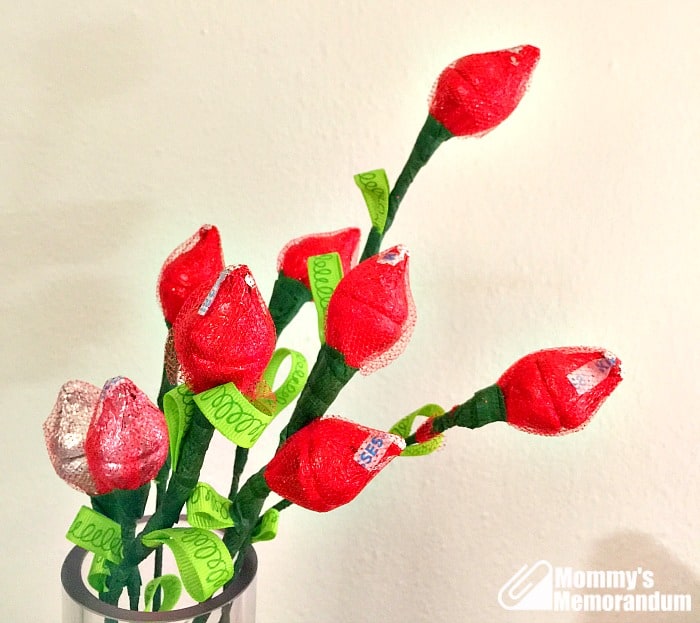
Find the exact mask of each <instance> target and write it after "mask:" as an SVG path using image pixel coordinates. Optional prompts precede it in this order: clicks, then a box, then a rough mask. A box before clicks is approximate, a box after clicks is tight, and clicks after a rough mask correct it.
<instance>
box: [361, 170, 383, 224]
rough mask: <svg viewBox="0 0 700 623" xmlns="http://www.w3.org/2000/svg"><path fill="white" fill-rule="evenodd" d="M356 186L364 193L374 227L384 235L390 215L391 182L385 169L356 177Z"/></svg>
mask: <svg viewBox="0 0 700 623" xmlns="http://www.w3.org/2000/svg"><path fill="white" fill-rule="evenodd" d="M355 184H357V187H358V188H359V189H360V190H361V191H362V196H363V197H364V199H365V203H366V204H367V209H368V210H369V216H370V219H371V220H372V227H373V228H374V229H376V230H377V231H378V232H379V233H380V234H383V233H384V228H385V226H386V219H387V216H388V215H389V180H388V179H387V177H386V171H385V170H384V169H375V170H374V171H367V172H366V173H358V174H357V175H355Z"/></svg>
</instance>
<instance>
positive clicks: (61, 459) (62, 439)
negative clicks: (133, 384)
mask: <svg viewBox="0 0 700 623" xmlns="http://www.w3.org/2000/svg"><path fill="white" fill-rule="evenodd" d="M99 399H100V388H99V387H96V386H95V385H92V384H91V383H86V382H85V381H68V382H67V383H65V384H64V385H63V387H61V389H60V391H59V392H58V397H57V398H56V404H55V405H54V407H53V409H52V411H51V415H49V417H48V418H47V419H46V421H45V422H44V440H45V442H46V449H47V450H48V453H49V459H50V460H51V465H53V468H54V469H55V470H56V473H57V474H58V475H59V476H60V477H61V478H62V479H63V480H65V481H66V482H67V483H68V484H69V485H70V486H71V487H73V488H75V489H78V490H79V491H83V492H85V493H87V494H88V495H97V485H96V484H95V480H94V478H93V477H92V474H90V469H89V467H88V463H87V459H86V458H85V436H86V435H87V431H88V427H89V426H90V420H91V419H92V414H93V413H94V411H95V407H96V406H97V403H98V401H99Z"/></svg>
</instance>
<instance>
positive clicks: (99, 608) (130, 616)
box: [61, 547, 258, 623]
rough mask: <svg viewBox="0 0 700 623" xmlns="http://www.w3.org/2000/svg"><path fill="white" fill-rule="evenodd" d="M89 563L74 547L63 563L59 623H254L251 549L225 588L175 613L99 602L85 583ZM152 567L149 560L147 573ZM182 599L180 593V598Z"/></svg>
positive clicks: (254, 567)
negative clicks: (61, 607) (144, 610)
mask: <svg viewBox="0 0 700 623" xmlns="http://www.w3.org/2000/svg"><path fill="white" fill-rule="evenodd" d="M90 559H91V556H90V555H89V554H88V552H87V551H85V550H84V549H81V548H79V547H74V548H73V549H72V550H71V551H70V552H69V553H68V555H67V556H66V559H65V560H64V561H63V566H62V567H61V583H62V584H63V619H62V621H63V623H137V622H144V621H147V622H152V623H255V581H256V576H257V570H258V558H257V555H256V554H255V550H254V549H253V548H252V547H251V548H249V549H248V551H247V552H246V554H245V559H244V561H243V564H242V566H241V569H240V571H238V573H237V575H236V577H235V578H234V580H233V582H231V584H230V585H229V586H227V587H226V588H224V589H223V590H222V591H220V592H219V593H218V594H216V595H214V596H213V597H211V598H210V599H208V600H207V601H204V602H202V603H196V602H190V604H185V605H184V607H183V606H181V605H179V604H178V607H177V609H176V610H170V611H168V612H141V611H135V610H128V609H127V608H126V607H117V606H113V605H110V604H106V603H104V602H103V601H100V600H99V599H98V598H97V595H96V594H95V591H93V590H92V589H91V588H89V586H88V584H87V582H86V577H87V572H88V569H89V567H90ZM152 564H153V561H152V560H150V567H151V571H152ZM167 566H168V561H167V560H166V561H165V568H164V570H163V572H164V573H170V572H171V570H169V569H168V568H167ZM186 597H187V595H186V593H184V591H183V598H186ZM182 600H184V599H181V601H182ZM120 605H122V604H121V602H120Z"/></svg>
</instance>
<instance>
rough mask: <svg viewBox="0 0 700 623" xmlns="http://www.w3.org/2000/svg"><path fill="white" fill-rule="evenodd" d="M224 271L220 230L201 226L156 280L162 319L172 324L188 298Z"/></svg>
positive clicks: (211, 226) (172, 256)
mask: <svg viewBox="0 0 700 623" xmlns="http://www.w3.org/2000/svg"><path fill="white" fill-rule="evenodd" d="M223 268H224V255H223V251H222V249H221V237H220V236H219V230H218V229H217V228H216V227H214V226H213V225H203V226H202V227H200V228H199V230H198V231H197V232H196V233H195V234H194V235H193V236H191V237H190V238H189V239H188V240H186V241H185V242H183V243H182V244H181V245H180V246H179V247H178V248H177V249H175V250H174V251H173V252H172V253H171V254H170V256H169V257H168V259H167V260H165V263H164V264H163V268H162V269H161V272H160V277H159V278H158V298H159V299H160V304H161V307H162V308H163V315H164V316H165V320H166V321H167V322H168V323H169V324H172V323H173V322H175V318H177V315H178V313H179V312H180V309H181V308H182V305H183V303H184V302H185V300H187V297H188V296H189V295H190V294H191V293H192V292H193V291H194V290H195V289H196V288H197V287H199V286H200V285H201V284H202V283H204V282H205V281H209V280H210V279H215V278H216V276H217V275H218V274H219V273H220V272H221V271H222V270H223Z"/></svg>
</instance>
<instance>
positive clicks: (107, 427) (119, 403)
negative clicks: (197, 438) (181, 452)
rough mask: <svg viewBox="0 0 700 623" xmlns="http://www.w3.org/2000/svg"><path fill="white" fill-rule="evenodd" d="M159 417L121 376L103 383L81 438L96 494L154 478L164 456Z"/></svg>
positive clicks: (165, 432)
mask: <svg viewBox="0 0 700 623" xmlns="http://www.w3.org/2000/svg"><path fill="white" fill-rule="evenodd" d="M168 449H169V443H168V427H167V425H166V423H165V416H164V415H163V413H162V412H161V411H160V410H159V409H158V407H156V406H155V405H154V404H153V403H152V402H151V401H150V400H149V399H148V397H147V396H146V394H144V393H143V392H142V391H141V390H140V389H139V388H138V387H136V385H134V383H133V382H132V381H130V380H129V379H126V378H124V377H116V378H113V379H110V380H109V381H107V383H105V386H104V387H103V388H102V393H101V394H100V398H99V402H98V404H97V406H96V408H95V412H94V413H93V415H92V419H91V421H90V426H89V428H88V431H87V436H86V438H85V456H86V458H87V463H88V467H89V468H90V474H91V475H92V477H93V479H94V481H95V485H96V489H97V493H99V494H104V493H109V492H110V491H113V490H114V489H138V488H139V487H140V486H141V485H144V484H146V483H147V482H149V481H150V480H153V478H155V477H156V475H157V474H158V471H159V470H160V468H161V467H162V466H163V463H165V459H166V458H167V456H168Z"/></svg>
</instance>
